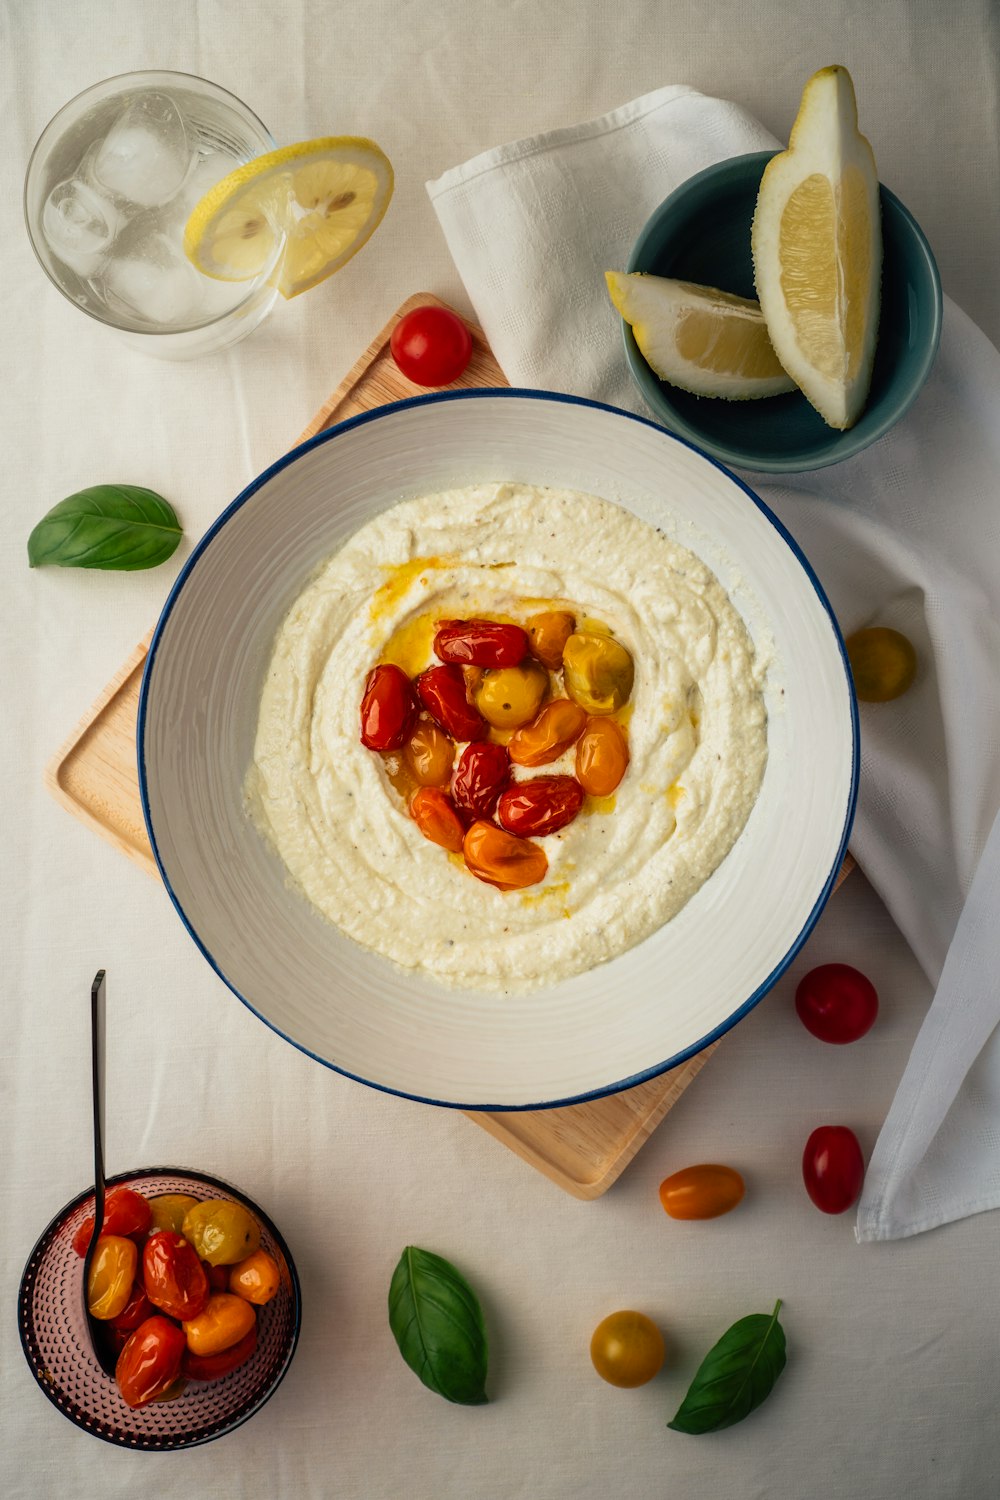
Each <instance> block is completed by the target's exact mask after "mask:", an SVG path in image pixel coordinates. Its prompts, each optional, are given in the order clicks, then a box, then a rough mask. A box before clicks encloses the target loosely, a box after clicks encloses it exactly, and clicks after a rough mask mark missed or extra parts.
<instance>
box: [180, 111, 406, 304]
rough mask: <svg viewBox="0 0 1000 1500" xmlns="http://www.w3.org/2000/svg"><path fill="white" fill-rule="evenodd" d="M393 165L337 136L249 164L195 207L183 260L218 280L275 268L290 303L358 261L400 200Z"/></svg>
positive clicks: (363, 143)
mask: <svg viewBox="0 0 1000 1500" xmlns="http://www.w3.org/2000/svg"><path fill="white" fill-rule="evenodd" d="M392 188H393V175H392V165H391V163H390V161H389V158H388V157H387V156H386V155H385V153H384V152H383V151H381V150H380V149H379V147H378V146H376V145H375V142H374V141H369V140H365V139H363V138H362V137H360V136H329V137H326V138H324V139H322V140H315V141H300V142H299V143H298V144H297V145H294V146H282V147H281V148H280V149H279V150H277V151H268V152H267V153H266V154H265V155H263V156H258V157H255V158H254V160H253V161H248V162H245V163H244V165H243V166H242V167H237V168H236V170H235V172H230V174H229V176H228V177H224V178H223V179H222V181H221V182H217V183H216V185H215V186H214V187H213V188H211V189H210V190H209V191H208V192H207V193H206V194H205V196H204V198H201V199H200V200H199V202H198V203H197V204H196V205H195V207H194V210H193V211H192V213H191V216H190V218H189V219H188V221H187V224H186V226H185V229H184V252H185V254H186V255H187V257H188V259H189V260H190V261H192V262H193V264H194V265H195V266H197V268H198V270H199V271H202V272H203V273H204V274H205V275H206V276H212V277H214V278H215V279H216V280H217V281H250V280H252V279H253V278H254V277H255V276H260V275H261V274H262V273H263V272H265V271H267V270H268V268H269V267H272V270H271V279H272V280H273V281H274V283H275V285H276V286H277V288H278V290H279V292H281V294H282V296H283V297H297V296H298V294H299V293H300V292H305V291H308V289H309V288H310V287H313V286H315V285H316V283H317V282H319V281H324V280H325V279H326V277H327V276H332V275H333V273H334V271H339V270H340V267H341V266H342V265H344V264H345V263H346V262H347V261H349V260H350V258H351V256H352V255H354V254H356V253H357V251H358V250H360V249H361V246H362V245H363V244H364V243H365V242H366V241H367V240H368V239H370V238H371V236H372V235H373V234H374V233H375V230H376V229H377V228H378V226H379V224H380V223H381V221H382V216H383V215H384V213H385V211H386V209H387V208H388V206H389V199H390V198H391V197H392Z"/></svg>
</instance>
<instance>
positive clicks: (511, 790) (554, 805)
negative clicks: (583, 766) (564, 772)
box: [497, 776, 583, 838]
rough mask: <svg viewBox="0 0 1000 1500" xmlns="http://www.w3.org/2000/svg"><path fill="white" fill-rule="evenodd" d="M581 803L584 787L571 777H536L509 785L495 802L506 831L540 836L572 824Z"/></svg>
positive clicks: (521, 836) (525, 835) (525, 836)
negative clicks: (497, 801)
mask: <svg viewBox="0 0 1000 1500" xmlns="http://www.w3.org/2000/svg"><path fill="white" fill-rule="evenodd" d="M582 806H583V787H582V786H581V785H580V783H579V782H578V781H577V780H576V778H575V777H573V776H535V777H534V778H533V779H532V780H531V781H519V782H516V783H515V785H514V786H509V787H508V788H507V790H506V791H505V792H504V793H503V794H502V795H501V797H500V801H499V803H498V805H497V817H498V818H499V820H500V822H501V824H502V825H503V827H504V828H506V829H507V831H508V833H516V834H517V836H518V837H519V838H541V837H543V836H544V835H545V834H547V833H556V832H558V830H559V829H560V828H565V827H566V826H567V824H569V823H572V821H573V819H574V818H575V817H576V815H577V813H578V812H579V811H580V808H581V807H582Z"/></svg>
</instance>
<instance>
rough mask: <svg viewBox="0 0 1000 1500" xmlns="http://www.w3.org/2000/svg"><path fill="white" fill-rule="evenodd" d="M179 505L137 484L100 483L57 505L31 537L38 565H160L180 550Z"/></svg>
mask: <svg viewBox="0 0 1000 1500" xmlns="http://www.w3.org/2000/svg"><path fill="white" fill-rule="evenodd" d="M180 539H181V526H180V522H179V521H178V519H177V516H176V514H175V512H174V509H173V506H171V505H168V503H167V501H166V500H164V499H163V497H162V496H161V495H157V494H155V493H154V491H153V490H145V489H142V488H141V487H140V486H139V485H134V484H95V485H92V486H91V488H90V489H86V490H78V491H77V492H76V494H75V495H68V496H67V497H66V499H65V500H60V501H59V504H58V505H53V507H52V509H51V510H50V511H49V512H48V514H47V515H45V516H43V517H42V519H41V520H40V521H39V523H38V525H37V526H36V527H35V529H34V531H33V532H32V533H31V535H30V536H29V538H28V563H29V565H30V566H31V567H32V568H38V567H41V566H42V565H43V564H44V563H57V564H58V566H59V567H61V568H113V569H116V570H117V571H119V572H133V571H135V570H136V569H138V568H155V567H157V566H158V564H160V563H162V562H166V560H167V558H168V557H170V556H171V554H172V553H173V552H175V551H176V549H177V544H178V542H179V541H180Z"/></svg>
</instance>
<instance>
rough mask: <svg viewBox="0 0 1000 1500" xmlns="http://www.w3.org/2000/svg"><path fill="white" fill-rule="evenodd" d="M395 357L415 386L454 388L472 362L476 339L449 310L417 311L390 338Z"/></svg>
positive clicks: (403, 321)
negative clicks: (451, 386) (453, 384)
mask: <svg viewBox="0 0 1000 1500" xmlns="http://www.w3.org/2000/svg"><path fill="white" fill-rule="evenodd" d="M389 348H390V350H391V351H392V357H393V359H394V360H395V361H396V364H397V365H398V366H399V368H400V370H401V371H402V372H403V374H404V375H405V376H406V378H407V380H412V381H413V384H414V385H451V383H452V381H453V380H457V379H458V377H459V376H460V375H461V374H462V372H463V370H464V369H465V368H466V366H467V365H468V363H469V360H470V359H471V358H472V336H471V334H470V333H469V330H468V329H467V328H466V326H465V324H464V323H463V322H462V320H461V318H460V317H459V316H458V314H457V313H453V312H451V311H450V309H449V308H447V307H415V308H414V309H413V311H412V312H408V313H407V314H406V316H405V317H403V318H400V320H399V322H398V323H397V324H396V326H395V328H394V329H393V330H392V333H391V334H390V336H389Z"/></svg>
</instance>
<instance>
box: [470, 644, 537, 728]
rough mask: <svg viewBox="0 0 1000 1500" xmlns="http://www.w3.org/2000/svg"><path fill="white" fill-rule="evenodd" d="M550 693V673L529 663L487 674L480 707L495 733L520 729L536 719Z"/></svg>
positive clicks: (478, 701)
mask: <svg viewBox="0 0 1000 1500" xmlns="http://www.w3.org/2000/svg"><path fill="white" fill-rule="evenodd" d="M548 690H549V674H548V672H546V670H545V668H544V667H543V666H541V665H540V663H538V662H536V661H531V660H530V659H529V660H528V661H526V662H525V663H524V665H523V666H520V667H498V668H497V670H496V671H495V672H487V674H486V676H485V677H484V678H483V681H482V684H481V686H480V687H479V689H478V690H477V692H476V707H477V708H478V709H479V712H480V713H481V714H482V716H483V718H484V719H485V720H486V721H487V723H489V724H492V725H493V727H494V728H495V729H520V727H521V725H522V724H528V723H530V722H531V720H532V719H533V718H534V717H535V715H536V714H537V712H538V710H539V707H540V706H541V702H542V699H543V698H544V697H545V694H546V693H547V692H548Z"/></svg>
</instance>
